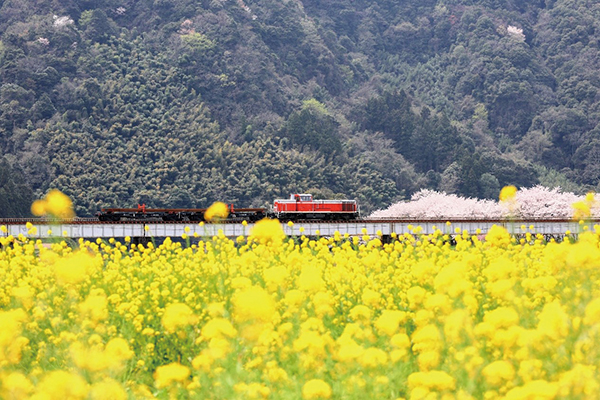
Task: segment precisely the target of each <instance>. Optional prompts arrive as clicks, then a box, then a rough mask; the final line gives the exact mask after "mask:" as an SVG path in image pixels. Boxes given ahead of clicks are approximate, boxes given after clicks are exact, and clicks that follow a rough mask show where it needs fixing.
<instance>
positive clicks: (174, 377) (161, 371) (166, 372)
mask: <svg viewBox="0 0 600 400" xmlns="http://www.w3.org/2000/svg"><path fill="white" fill-rule="evenodd" d="M189 376H190V369H189V368H188V367H186V366H185V365H181V364H179V363H171V364H168V365H163V366H161V367H158V368H156V371H155V372H154V384H155V385H156V387H157V388H159V389H160V388H164V387H167V386H170V385H171V384H172V383H175V382H184V381H185V380H186V379H188V378H189Z"/></svg>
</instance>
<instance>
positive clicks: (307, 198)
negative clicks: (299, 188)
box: [300, 194, 312, 201]
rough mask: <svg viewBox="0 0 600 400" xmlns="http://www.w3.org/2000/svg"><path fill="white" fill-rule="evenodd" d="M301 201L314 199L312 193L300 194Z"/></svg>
mask: <svg viewBox="0 0 600 400" xmlns="http://www.w3.org/2000/svg"><path fill="white" fill-rule="evenodd" d="M300 201H312V195H310V194H303V195H301V196H300Z"/></svg>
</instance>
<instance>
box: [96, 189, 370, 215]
mask: <svg viewBox="0 0 600 400" xmlns="http://www.w3.org/2000/svg"><path fill="white" fill-rule="evenodd" d="M228 207H229V216H228V217H227V221H231V222H242V221H247V222H255V221H258V220H260V219H263V218H265V217H270V218H278V219H279V220H281V221H296V220H351V219H356V218H358V217H359V215H360V213H359V208H358V205H357V203H356V200H313V197H312V195H311V194H292V195H291V196H290V198H289V199H278V200H275V201H274V203H273V209H272V210H266V209H264V208H234V206H233V204H231V205H229V206H228ZM205 212H206V208H147V207H146V206H145V205H138V207H137V208H103V209H102V210H101V211H100V212H98V213H97V214H96V216H97V217H98V219H99V220H100V221H113V222H116V221H167V222H168V221H173V222H174V221H195V222H200V221H204V213H205Z"/></svg>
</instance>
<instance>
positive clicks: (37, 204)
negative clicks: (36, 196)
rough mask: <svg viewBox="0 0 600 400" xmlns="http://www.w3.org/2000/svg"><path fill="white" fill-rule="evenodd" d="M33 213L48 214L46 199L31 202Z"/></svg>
mask: <svg viewBox="0 0 600 400" xmlns="http://www.w3.org/2000/svg"><path fill="white" fill-rule="evenodd" d="M31 213H32V214H33V215H35V216H36V217H41V216H43V215H46V200H36V201H34V202H33V203H32V204H31Z"/></svg>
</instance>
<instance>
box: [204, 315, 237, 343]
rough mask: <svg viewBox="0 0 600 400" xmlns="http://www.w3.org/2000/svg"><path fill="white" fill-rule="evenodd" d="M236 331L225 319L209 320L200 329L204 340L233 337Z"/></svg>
mask: <svg viewBox="0 0 600 400" xmlns="http://www.w3.org/2000/svg"><path fill="white" fill-rule="evenodd" d="M236 334H237V331H236V330H235V328H234V327H233V325H231V322H229V321H228V320H226V319H225V318H214V319H211V320H210V321H208V322H207V323H206V325H204V327H203V328H202V336H203V337H204V338H205V339H213V338H221V337H225V336H226V337H230V338H232V337H234V336H235V335H236Z"/></svg>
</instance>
